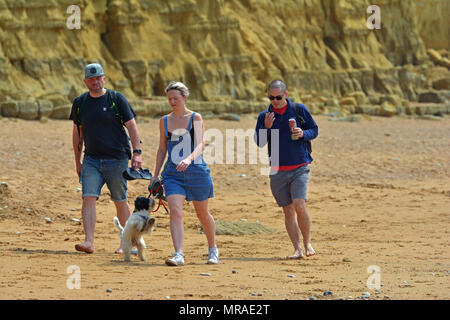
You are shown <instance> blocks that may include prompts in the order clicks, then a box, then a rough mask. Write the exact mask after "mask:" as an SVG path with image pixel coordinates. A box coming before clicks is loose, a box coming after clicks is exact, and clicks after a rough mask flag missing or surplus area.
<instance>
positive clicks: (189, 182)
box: [161, 164, 214, 201]
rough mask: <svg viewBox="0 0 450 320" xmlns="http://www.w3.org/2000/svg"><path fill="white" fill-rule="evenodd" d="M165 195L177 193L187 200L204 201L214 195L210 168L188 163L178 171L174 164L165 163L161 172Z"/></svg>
mask: <svg viewBox="0 0 450 320" xmlns="http://www.w3.org/2000/svg"><path fill="white" fill-rule="evenodd" d="M161 176H162V178H163V185H164V194H165V196H166V197H167V196H170V195H173V194H179V195H183V196H185V197H186V200H187V201H204V200H206V199H208V198H213V197H214V187H213V182H212V179H211V175H210V169H209V168H208V166H204V165H192V164H191V165H190V166H189V167H188V168H187V169H186V170H185V171H182V172H178V171H177V169H176V166H174V165H172V164H166V166H165V167H164V171H163V172H162V173H161Z"/></svg>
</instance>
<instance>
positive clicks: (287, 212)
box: [283, 199, 316, 259]
mask: <svg viewBox="0 0 450 320" xmlns="http://www.w3.org/2000/svg"><path fill="white" fill-rule="evenodd" d="M283 212H284V217H285V220H284V221H285V226H286V230H287V233H288V235H289V238H290V239H291V242H292V245H293V246H294V253H293V254H292V255H291V256H288V257H287V258H288V259H300V258H303V257H304V254H303V251H302V249H301V245H300V233H301V234H302V236H303V245H304V247H305V253H306V256H307V257H309V256H313V255H314V254H315V253H316V252H315V251H314V249H313V247H312V245H311V236H310V225H311V221H310V218H309V214H308V211H307V210H306V203H305V200H304V199H294V200H293V203H291V204H290V205H288V206H285V207H283Z"/></svg>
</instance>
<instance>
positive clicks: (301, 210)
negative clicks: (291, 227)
mask: <svg viewBox="0 0 450 320" xmlns="http://www.w3.org/2000/svg"><path fill="white" fill-rule="evenodd" d="M293 204H294V207H295V211H296V212H297V213H298V214H305V213H307V211H306V201H305V199H294V200H293Z"/></svg>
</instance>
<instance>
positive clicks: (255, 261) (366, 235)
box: [0, 114, 450, 300]
mask: <svg viewBox="0 0 450 320" xmlns="http://www.w3.org/2000/svg"><path fill="white" fill-rule="evenodd" d="M315 119H316V122H317V123H318V125H319V137H318V138H317V139H316V140H314V141H313V153H312V155H313V157H314V159H315V160H314V162H313V164H312V165H311V176H310V185H309V193H308V194H309V201H308V210H309V213H310V215H311V220H312V226H311V235H312V244H313V246H314V249H315V250H316V252H317V254H316V255H315V256H313V257H309V258H306V259H302V260H286V259H285V258H284V257H285V256H287V255H289V254H291V253H292V251H293V248H292V245H291V243H290V241H289V238H288V236H287V233H286V231H285V227H284V216H283V213H282V210H281V208H279V207H278V206H277V205H276V204H275V202H274V199H273V197H272V195H271V192H270V188H269V178H268V177H267V176H265V175H262V174H261V169H262V168H264V167H265V165H264V164H261V163H257V164H250V163H248V161H246V163H244V164H237V163H234V164H210V167H211V175H212V178H213V181H214V187H215V197H214V199H212V200H211V201H210V211H211V213H212V215H213V216H214V218H215V220H216V221H224V222H235V223H239V224H241V225H245V224H246V223H247V224H258V225H262V226H265V227H268V228H270V229H272V231H273V232H261V233H256V234H241V235H217V245H218V247H219V250H220V255H221V263H220V264H219V265H206V264H205V262H206V258H207V252H208V251H207V243H206V238H205V236H204V234H202V233H201V226H200V223H199V221H198V219H197V217H196V215H195V211H194V209H193V206H192V204H191V203H186V205H185V216H184V224H185V245H184V247H185V256H186V265H185V266H184V267H176V268H174V267H168V266H166V265H165V264H164V260H165V259H166V257H168V256H169V255H170V253H171V251H172V250H173V246H172V240H171V237H170V230H169V218H168V215H167V214H166V213H165V211H164V210H163V209H160V210H159V211H158V212H156V213H155V217H156V219H157V222H156V229H155V231H154V233H153V234H152V235H151V236H147V237H146V238H145V239H146V242H147V249H146V254H147V258H148V261H146V262H141V261H138V258H137V257H136V256H133V257H132V259H133V260H132V262H128V263H127V262H124V261H123V258H122V256H121V255H117V254H114V251H115V249H117V247H118V246H119V243H120V240H119V238H118V235H117V230H116V229H115V226H114V224H113V217H114V216H115V209H114V204H113V203H112V202H111V201H110V199H109V193H108V190H107V188H106V186H105V187H104V188H103V190H102V195H101V197H100V199H99V201H98V202H97V224H96V230H95V235H96V238H95V249H96V251H95V253H94V254H91V255H88V254H83V253H79V252H76V251H75V249H74V245H75V244H76V243H79V242H82V241H83V240H84V233H83V228H82V225H81V224H80V223H79V222H77V221H76V220H73V219H78V220H81V192H80V191H79V190H78V188H80V187H81V185H80V184H79V183H78V178H77V175H76V172H75V165H74V160H73V159H74V157H73V151H72V140H71V134H72V122H70V121H63V120H59V121H58V120H49V121H48V122H46V123H41V122H39V121H25V120H17V119H12V118H3V119H0V140H1V143H0V163H1V166H0V182H2V185H1V186H0V208H1V210H0V250H1V252H2V253H1V255H0V299H89V300H96V299H100V300H108V299H120V300H124V299H133V300H135V299H156V300H172V299H174V300H181V299H187V300H190V299H200V300H203V299H218V300H236V299H239V300H254V299H255V300H256V299H266V300H284V299H290V300H303V299H311V298H313V299H319V300H320V299H370V300H371V299H377V300H383V299H386V300H387V299H389V300H395V299H430V300H434V299H444V300H448V299H449V297H450V296H449V294H450V281H449V278H450V277H449V271H450V248H449V240H450V236H449V231H450V228H449V226H450V172H449V159H450V118H448V117H445V118H442V120H440V121H432V120H424V119H410V118H403V117H393V118H382V117H372V118H369V117H364V118H363V120H362V121H360V122H337V121H330V118H328V117H326V116H323V115H322V116H315ZM255 123H256V115H254V114H250V115H242V116H241V121H240V122H233V121H224V120H216V119H206V120H205V127H206V129H212V128H214V129H218V130H219V131H220V132H221V133H222V134H223V136H225V133H226V129H239V128H241V129H243V130H247V129H253V128H254V126H255ZM139 130H140V133H141V138H142V140H143V150H144V153H143V160H144V167H145V168H149V169H150V171H152V172H153V170H154V165H155V155H156V149H157V146H158V142H159V132H158V119H149V120H148V121H143V122H140V123H139ZM250 143H253V142H252V141H251V142H250ZM224 144H225V141H224ZM214 145H216V146H217V142H215V143H214ZM214 145H212V144H210V147H213V146H214ZM265 152H266V151H265V149H264V153H265ZM147 194H148V192H147V182H146V181H143V180H139V181H131V182H129V194H128V195H129V202H130V205H132V203H133V200H134V198H135V197H137V196H139V195H147ZM46 218H48V219H46ZM71 266H75V269H73V268H74V267H71ZM368 269H369V272H373V270H378V271H379V272H378V273H377V274H372V273H369V272H368ZM73 270H79V275H80V289H76V288H74V289H70V288H69V287H70V286H68V280H70V279H71V278H70V277H71V276H72V275H73V273H72V272H73ZM68 271H69V273H68ZM374 276H375V277H378V279H379V280H380V281H381V282H380V283H379V284H380V286H379V289H375V288H370V287H368V286H367V284H368V280H369V283H375V282H370V280H371V279H372V280H373V279H375V278H374ZM375 280H376V279H375ZM69 282H70V281H69ZM328 291H330V292H331V294H329V293H327V295H324V293H325V292H328ZM367 294H370V296H369V295H367Z"/></svg>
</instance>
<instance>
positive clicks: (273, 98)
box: [269, 95, 284, 101]
mask: <svg viewBox="0 0 450 320" xmlns="http://www.w3.org/2000/svg"><path fill="white" fill-rule="evenodd" d="M283 97H284V95H279V96H276V97H274V96H269V100H270V101H272V100H275V99H277V100H278V101H280V100H281V99H283Z"/></svg>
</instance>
